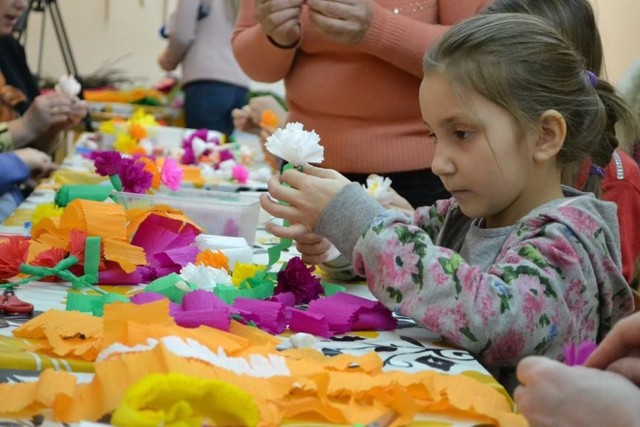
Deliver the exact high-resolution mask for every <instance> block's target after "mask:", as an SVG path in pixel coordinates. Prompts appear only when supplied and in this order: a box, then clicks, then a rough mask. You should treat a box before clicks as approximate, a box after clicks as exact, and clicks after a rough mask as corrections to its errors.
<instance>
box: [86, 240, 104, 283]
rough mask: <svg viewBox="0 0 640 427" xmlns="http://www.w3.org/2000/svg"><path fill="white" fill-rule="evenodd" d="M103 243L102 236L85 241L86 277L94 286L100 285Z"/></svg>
mask: <svg viewBox="0 0 640 427" xmlns="http://www.w3.org/2000/svg"><path fill="white" fill-rule="evenodd" d="M101 242H102V238H101V237H100V236H88V237H87V238H86V240H85V241H84V276H85V277H86V278H87V281H88V282H89V283H91V284H92V285H94V284H96V283H98V268H99V267H100V243H101Z"/></svg>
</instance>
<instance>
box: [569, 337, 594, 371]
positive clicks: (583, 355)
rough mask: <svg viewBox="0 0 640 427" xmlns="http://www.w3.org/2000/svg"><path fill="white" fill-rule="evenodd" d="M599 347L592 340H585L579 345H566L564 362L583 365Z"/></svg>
mask: <svg viewBox="0 0 640 427" xmlns="http://www.w3.org/2000/svg"><path fill="white" fill-rule="evenodd" d="M597 347H598V345H597V344H596V343H594V342H591V341H583V342H581V343H580V344H578V345H575V344H570V345H564V346H563V347H562V352H563V353H564V363H565V364H567V365H569V366H582V365H584V362H586V361H587V358H588V357H589V356H590V355H591V353H593V351H594V350H595V349H596V348H597Z"/></svg>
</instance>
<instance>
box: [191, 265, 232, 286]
mask: <svg viewBox="0 0 640 427" xmlns="http://www.w3.org/2000/svg"><path fill="white" fill-rule="evenodd" d="M180 277H182V278H183V279H184V280H186V281H187V282H191V283H193V284H194V285H196V286H197V287H198V288H200V289H205V290H208V291H210V290H212V289H213V288H215V287H216V286H217V285H231V276H229V273H228V272H227V270H225V269H224V268H213V267H210V266H208V265H194V264H192V263H189V264H187V265H185V266H184V267H183V268H182V270H180Z"/></svg>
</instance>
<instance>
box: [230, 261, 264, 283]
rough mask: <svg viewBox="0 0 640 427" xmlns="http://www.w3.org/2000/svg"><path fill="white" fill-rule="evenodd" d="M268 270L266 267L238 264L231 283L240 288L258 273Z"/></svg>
mask: <svg viewBox="0 0 640 427" xmlns="http://www.w3.org/2000/svg"><path fill="white" fill-rule="evenodd" d="M266 268H267V266H266V265H261V264H248V263H244V262H237V263H236V265H235V267H234V268H233V274H232V275H231V283H233V285H234V286H235V287H239V286H240V284H241V283H242V282H244V281H245V280H247V279H250V278H252V277H253V276H255V275H256V273H258V272H260V271H264V270H265V269H266Z"/></svg>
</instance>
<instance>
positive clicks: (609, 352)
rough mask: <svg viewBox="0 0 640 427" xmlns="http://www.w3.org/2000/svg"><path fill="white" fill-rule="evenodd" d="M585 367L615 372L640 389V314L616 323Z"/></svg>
mask: <svg viewBox="0 0 640 427" xmlns="http://www.w3.org/2000/svg"><path fill="white" fill-rule="evenodd" d="M585 366H589V367H592V368H598V369H606V370H608V371H612V372H616V373H618V374H620V375H623V376H625V377H626V378H628V379H629V380H630V381H633V382H634V383H635V384H636V385H637V386H639V387H640V313H634V314H632V315H631V316H629V317H626V318H624V319H622V320H620V321H619V322H618V323H616V324H615V325H614V327H613V329H611V331H609V333H608V334H607V336H605V337H604V340H602V342H601V343H600V345H598V348H596V349H595V351H594V352H593V353H592V354H591V356H589V358H588V359H587V361H586V363H585Z"/></svg>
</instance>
